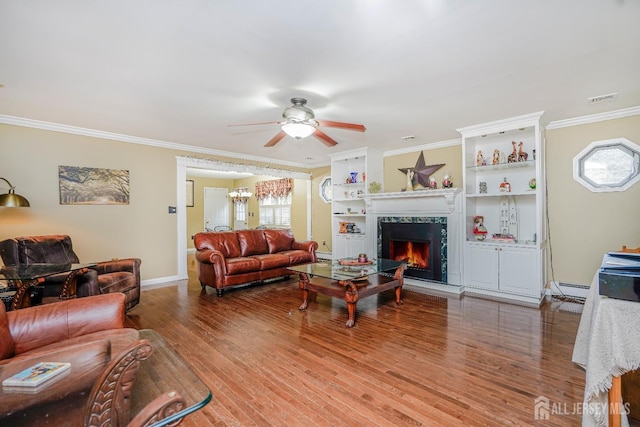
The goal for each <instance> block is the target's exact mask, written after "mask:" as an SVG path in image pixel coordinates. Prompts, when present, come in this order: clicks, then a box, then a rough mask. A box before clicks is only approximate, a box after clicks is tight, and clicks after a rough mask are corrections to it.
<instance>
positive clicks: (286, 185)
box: [255, 178, 293, 200]
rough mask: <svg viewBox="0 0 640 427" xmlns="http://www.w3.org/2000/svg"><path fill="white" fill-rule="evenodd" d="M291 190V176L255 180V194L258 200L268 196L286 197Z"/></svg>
mask: <svg viewBox="0 0 640 427" xmlns="http://www.w3.org/2000/svg"><path fill="white" fill-rule="evenodd" d="M291 191H293V178H282V179H276V180H273V181H258V182H256V192H255V196H256V199H258V200H263V199H266V198H267V197H269V196H272V197H276V198H281V197H287V196H288V195H289V194H291Z"/></svg>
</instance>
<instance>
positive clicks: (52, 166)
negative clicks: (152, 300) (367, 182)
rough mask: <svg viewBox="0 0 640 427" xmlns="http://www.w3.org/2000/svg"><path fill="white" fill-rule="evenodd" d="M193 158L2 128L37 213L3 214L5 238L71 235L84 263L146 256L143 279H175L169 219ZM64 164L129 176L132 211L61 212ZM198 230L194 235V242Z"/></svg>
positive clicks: (3, 143) (0, 230) (72, 208)
mask: <svg viewBox="0 0 640 427" xmlns="http://www.w3.org/2000/svg"><path fill="white" fill-rule="evenodd" d="M188 154H189V153H188V152H186V151H185V152H183V151H179V150H171V149H165V148H156V147H151V146H147V145H140V144H131V143H125V142H118V141H112V140H107V139H100V138H93V137H88V136H81V135H73V134H67V133H61V132H53V131H46V130H39V129H32V128H28V127H21V126H13V125H5V124H0V176H1V177H4V178H7V179H8V180H9V181H11V183H12V184H13V185H15V186H16V192H17V193H18V194H20V195H23V196H25V197H26V198H27V199H28V200H29V202H30V203H31V207H30V208H18V209H16V208H0V239H6V238H11V237H17V236H25V235H44V234H69V235H70V236H71V237H72V240H73V245H74V250H75V251H76V253H77V254H78V256H79V257H80V260H81V261H84V262H90V261H102V260H107V259H112V258H126V257H138V258H141V259H142V266H141V275H142V279H143V280H152V279H162V278H166V277H172V276H175V275H176V274H177V265H178V262H177V248H178V246H177V245H178V244H179V243H178V242H177V226H178V225H177V215H175V214H169V213H168V207H169V206H176V205H177V202H176V196H177V189H176V156H184V155H188ZM211 158H212V159H214V158H213V157H211ZM221 160H225V161H229V159H221ZM59 165H66V166H85V167H93V168H107V169H126V170H128V171H129V177H130V191H131V194H130V195H131V197H130V204H129V205H125V206H109V205H88V206H81V205H60V202H59V190H58V166H59ZM262 165H263V166H264V164H262ZM274 167H275V168H279V167H278V166H277V165H275V166H274ZM294 188H295V190H294V198H295V199H296V201H295V202H294V216H295V218H296V220H295V224H294V226H293V230H294V234H295V235H296V237H298V236H303V237H304V236H306V235H307V227H306V224H307V223H306V215H307V208H306V197H307V196H306V181H305V180H300V182H298V180H296V182H295V183H294ZM0 191H1V192H3V193H4V192H6V191H7V188H6V185H5V183H4V182H0ZM198 194H201V191H197V189H196V193H195V195H196V197H198V196H197V195H198ZM254 201H255V199H254ZM195 203H198V199H197V198H196V200H195ZM200 203H202V202H201V201H200ZM178 209H180V207H178ZM182 209H187V208H186V207H182ZM189 209H193V208H188V209H187V214H188V215H189ZM250 210H253V211H255V212H257V204H256V206H255V208H254V207H252V206H251V204H250ZM298 215H299V216H298ZM301 218H302V219H301ZM327 221H329V220H328V219H327ZM198 223H199V224H198ZM196 224H197V225H196V226H197V227H200V224H202V221H197V220H196ZM256 225H257V217H256ZM194 227H195V226H194ZM193 230H194V229H193V228H189V230H188V231H187V236H188V239H190V237H191V235H192V234H193ZM180 244H184V243H183V242H180Z"/></svg>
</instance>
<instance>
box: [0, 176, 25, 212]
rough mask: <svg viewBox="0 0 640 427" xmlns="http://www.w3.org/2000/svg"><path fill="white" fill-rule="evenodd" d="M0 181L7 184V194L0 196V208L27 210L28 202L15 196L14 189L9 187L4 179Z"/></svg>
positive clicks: (19, 196)
mask: <svg viewBox="0 0 640 427" xmlns="http://www.w3.org/2000/svg"><path fill="white" fill-rule="evenodd" d="M0 179H1V180H3V181H4V182H6V183H7V184H9V192H8V193H7V194H0V206H4V207H8V208H28V207H29V201H28V200H27V199H25V198H24V197H22V196H21V195H19V194H16V192H15V190H16V187H14V186H13V185H11V183H10V182H9V181H7V180H6V179H5V178H2V177H0Z"/></svg>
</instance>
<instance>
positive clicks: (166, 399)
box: [127, 391, 186, 427]
mask: <svg viewBox="0 0 640 427" xmlns="http://www.w3.org/2000/svg"><path fill="white" fill-rule="evenodd" d="M185 406H186V402H185V400H184V399H183V398H182V396H180V393H178V392H176V391H170V392H167V393H163V394H161V395H160V396H158V397H156V398H155V399H153V401H152V402H151V403H149V404H148V405H147V406H145V407H144V409H143V410H142V411H140V413H139V414H138V415H136V416H135V417H134V418H133V419H132V420H131V422H130V423H129V424H127V427H139V426H140V427H142V426H150V425H153V424H155V423H157V422H158V421H161V420H164V419H165V418H167V417H170V416H172V415H174V414H176V413H177V412H180V411H182V410H183V409H184V408H185ZM181 422H182V418H179V419H177V420H176V421H174V422H172V423H170V424H167V425H169V426H177V425H178V424H180V423H181Z"/></svg>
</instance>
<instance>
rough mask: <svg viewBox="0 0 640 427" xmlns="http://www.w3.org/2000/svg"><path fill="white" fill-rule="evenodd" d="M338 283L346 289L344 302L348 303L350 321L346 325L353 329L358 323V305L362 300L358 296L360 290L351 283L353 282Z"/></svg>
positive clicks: (343, 281) (342, 281)
mask: <svg viewBox="0 0 640 427" xmlns="http://www.w3.org/2000/svg"><path fill="white" fill-rule="evenodd" d="M338 283H340V284H341V285H343V286H344V287H345V288H346V290H345V292H344V300H345V301H346V302H347V312H348V313H349V320H347V323H346V324H345V325H346V327H347V328H352V327H353V325H355V323H356V304H357V303H358V299H359V298H360V296H359V295H358V288H357V287H356V286H355V285H354V284H353V282H351V280H341V281H339V282H338Z"/></svg>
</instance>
